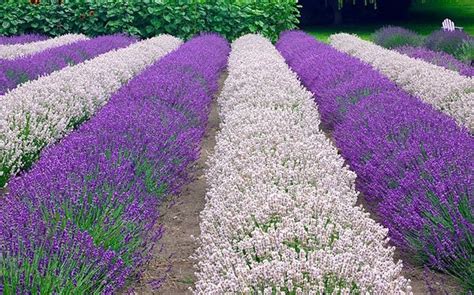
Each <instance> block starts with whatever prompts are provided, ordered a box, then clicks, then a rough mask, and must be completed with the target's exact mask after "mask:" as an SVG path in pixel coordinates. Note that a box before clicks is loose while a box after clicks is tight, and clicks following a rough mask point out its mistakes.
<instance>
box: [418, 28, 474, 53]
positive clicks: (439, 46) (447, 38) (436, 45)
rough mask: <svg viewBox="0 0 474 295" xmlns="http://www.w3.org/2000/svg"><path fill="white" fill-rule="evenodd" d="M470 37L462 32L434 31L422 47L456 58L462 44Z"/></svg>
mask: <svg viewBox="0 0 474 295" xmlns="http://www.w3.org/2000/svg"><path fill="white" fill-rule="evenodd" d="M471 39H472V37H471V36H469V34H468V33H466V32H464V31H459V30H456V31H444V30H439V31H434V32H433V33H431V34H430V35H429V36H428V37H427V38H426V40H425V42H424V46H425V47H426V48H428V49H431V50H434V51H443V52H446V53H449V54H451V55H453V56H456V57H457V54H458V53H459V51H460V50H461V47H462V45H463V42H464V41H466V40H471Z"/></svg>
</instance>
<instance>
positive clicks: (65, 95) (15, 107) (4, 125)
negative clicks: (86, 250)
mask: <svg viewBox="0 0 474 295" xmlns="http://www.w3.org/2000/svg"><path fill="white" fill-rule="evenodd" d="M181 43H182V41H181V40H180V39H178V38H175V37H172V36H169V35H161V36H158V37H154V38H151V39H147V40H144V41H141V42H137V43H134V44H132V45H130V46H129V47H126V48H123V49H119V50H114V51H110V52H108V53H105V54H103V55H100V56H98V57H96V58H94V59H92V60H89V61H86V62H84V63H81V64H78V65H75V66H72V67H67V68H65V69H62V70H60V71H57V72H54V73H52V74H51V75H49V76H44V77H41V78H39V79H37V80H34V81H29V82H26V83H25V84H23V85H21V86H20V87H18V88H16V89H14V90H13V91H11V92H9V93H7V94H5V95H4V96H0V187H2V186H4V185H6V182H7V181H8V179H9V177H10V176H11V175H14V174H16V173H17V172H18V171H19V170H20V169H21V168H23V167H25V166H28V165H29V164H31V163H32V162H33V161H35V160H36V157H37V155H38V153H39V152H40V150H41V149H42V148H44V147H45V146H47V145H49V144H51V143H53V142H55V141H56V140H58V139H60V138H61V137H63V136H64V135H65V134H66V133H67V132H69V131H70V130H71V129H73V128H74V127H75V126H77V125H78V124H80V123H81V122H82V121H84V120H86V119H88V118H89V117H90V116H91V115H93V114H94V113H95V112H96V110H97V109H98V108H100V107H101V106H102V105H104V104H105V103H106V102H107V101H108V99H109V98H110V96H111V95H112V94H113V93H114V92H115V91H116V90H117V89H118V88H120V87H121V86H122V85H123V84H125V83H126V82H127V81H128V80H130V79H131V78H132V77H134V76H135V75H136V74H137V73H139V72H141V71H142V70H144V69H145V68H146V67H147V66H149V65H151V64H152V63H153V62H155V61H156V60H158V59H159V58H160V57H162V56H164V55H165V54H167V53H168V52H170V51H172V50H174V49H176V48H177V47H178V46H179V45H180V44H181Z"/></svg>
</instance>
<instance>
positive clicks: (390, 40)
mask: <svg viewBox="0 0 474 295" xmlns="http://www.w3.org/2000/svg"><path fill="white" fill-rule="evenodd" d="M372 38H373V40H374V42H375V43H376V44H378V45H380V46H382V47H385V48H389V49H392V48H396V47H400V46H415V47H416V46H420V45H422V44H423V38H422V37H421V36H420V35H418V34H417V33H415V32H413V31H411V30H407V29H405V28H402V27H394V26H387V27H383V28H381V29H379V30H377V31H375V33H374V34H373V35H372Z"/></svg>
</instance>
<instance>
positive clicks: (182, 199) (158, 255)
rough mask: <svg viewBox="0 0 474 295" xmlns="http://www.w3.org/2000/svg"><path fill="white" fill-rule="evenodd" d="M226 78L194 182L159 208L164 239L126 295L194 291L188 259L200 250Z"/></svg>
mask: <svg viewBox="0 0 474 295" xmlns="http://www.w3.org/2000/svg"><path fill="white" fill-rule="evenodd" d="M226 77H227V73H226V72H224V73H222V74H221V77H220V79H219V90H218V92H217V94H216V95H215V97H214V99H213V100H212V103H211V111H210V113H209V120H208V125H207V130H206V134H205V136H204V138H203V141H202V146H201V155H200V158H199V160H198V161H197V162H196V163H195V165H194V167H193V169H192V171H193V175H192V177H193V181H192V182H191V183H189V184H188V185H187V186H186V187H185V188H184V189H183V191H182V193H181V194H180V195H179V196H175V197H172V198H170V199H169V200H166V201H165V202H164V203H163V205H162V206H161V208H160V212H161V220H160V222H159V224H158V225H157V228H159V226H163V228H164V235H163V237H162V238H161V239H160V241H159V242H158V244H157V245H156V247H155V248H154V249H153V252H152V259H151V261H150V263H149V264H148V265H147V266H146V268H145V270H144V272H143V275H142V277H141V278H140V280H139V281H137V282H134V283H133V284H132V285H131V286H130V288H129V289H128V291H127V292H126V293H127V294H140V295H141V294H167V295H168V294H169V295H174V294H191V289H190V288H192V287H194V282H195V280H196V276H195V274H194V272H195V270H196V269H195V268H194V264H195V262H196V261H194V260H193V259H192V258H191V256H192V255H193V254H194V253H195V251H196V249H197V248H198V246H199V245H198V241H196V239H195V238H197V237H199V236H200V232H201V231H200V227H199V223H200V213H201V211H202V210H203V209H204V205H205V203H206V200H205V196H206V191H207V185H206V178H205V171H206V169H207V159H208V157H209V155H211V154H212V153H213V152H214V147H215V145H216V140H215V137H216V133H217V131H218V129H219V114H218V108H217V97H218V96H219V94H220V92H221V90H222V87H223V85H224V81H225V79H226ZM194 237H195V238H194ZM160 280H163V283H162V284H161V285H159V286H157V285H156V282H157V281H160Z"/></svg>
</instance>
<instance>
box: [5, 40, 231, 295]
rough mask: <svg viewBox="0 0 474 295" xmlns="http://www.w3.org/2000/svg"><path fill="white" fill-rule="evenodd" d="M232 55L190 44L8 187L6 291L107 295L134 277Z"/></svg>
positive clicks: (208, 43)
mask: <svg viewBox="0 0 474 295" xmlns="http://www.w3.org/2000/svg"><path fill="white" fill-rule="evenodd" d="M161 38H162V39H161V42H162V43H169V44H175V45H176V44H178V43H179V42H178V40H177V39H170V38H171V37H168V36H166V37H161ZM155 41H156V40H155ZM155 50H156V48H155ZM228 53H229V45H228V43H227V41H226V40H225V39H223V38H221V37H219V36H217V35H203V36H199V37H196V38H194V39H192V40H190V41H189V42H187V43H185V44H184V45H182V46H181V47H180V48H179V49H177V50H176V51H174V52H172V53H170V54H169V55H167V56H166V57H164V58H163V59H161V60H160V61H159V62H157V63H156V64H154V65H153V66H151V67H150V68H149V69H147V70H145V71H144V72H143V73H141V74H140V75H138V76H137V77H136V78H134V79H133V80H131V81H130V83H128V84H127V85H126V86H124V87H122V88H121V89H120V90H119V91H117V92H116V93H115V94H114V95H113V96H112V97H111V98H110V101H109V103H108V104H106V105H105V106H104V107H103V108H102V109H101V110H100V111H99V112H98V113H97V115H96V116H94V117H93V118H92V119H91V120H89V121H88V122H86V123H84V124H83V125H81V127H79V128H78V129H77V130H76V131H74V132H72V133H71V134H70V135H68V136H67V137H65V138H64V139H63V140H62V141H60V142H59V143H58V144H56V145H53V146H51V147H49V148H47V149H46V150H45V151H44V152H43V153H42V157H41V158H40V160H39V161H38V163H36V164H35V165H34V167H33V168H32V169H31V170H30V171H28V172H27V173H25V174H23V175H21V176H20V177H17V178H14V179H13V180H12V181H11V183H10V186H9V194H8V195H7V196H5V197H4V198H2V200H0V209H1V210H2V212H7V214H6V215H2V217H1V218H0V250H1V251H0V253H2V256H0V261H1V263H0V273H2V278H1V279H0V287H1V286H2V285H3V290H4V292H6V293H13V294H15V293H25V292H27V291H28V292H29V291H34V292H35V293H41V294H45V293H58V294H66V293H71V294H76V293H87V294H99V293H112V292H114V291H116V290H117V289H119V288H121V287H122V286H123V285H124V283H125V282H126V279H127V278H128V277H130V275H131V274H133V273H135V272H136V271H137V270H139V269H140V266H142V265H143V263H144V262H146V261H147V259H148V257H149V253H150V252H149V250H150V249H151V247H152V246H153V244H154V243H155V242H156V241H157V239H158V238H160V236H161V235H162V234H163V232H162V230H161V229H159V230H158V231H157V229H156V228H155V227H154V225H155V223H156V222H157V220H158V219H159V212H158V211H157V209H158V205H159V204H160V201H161V200H162V199H163V198H164V197H166V196H168V195H170V194H176V193H178V192H179V190H180V188H181V186H182V185H183V184H184V183H185V182H187V181H188V180H189V176H188V173H187V167H188V166H189V164H191V163H193V162H194V161H195V160H197V159H198V157H199V149H200V142H201V139H202V137H203V136H204V131H205V128H206V124H207V116H208V112H209V107H210V102H211V99H212V96H213V94H214V93H215V92H216V90H217V81H218V78H219V73H220V72H221V70H222V69H223V68H224V67H225V65H226V62H227V55H228ZM30 225H31V226H30ZM18 262H20V263H18ZM31 266H34V267H31Z"/></svg>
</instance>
